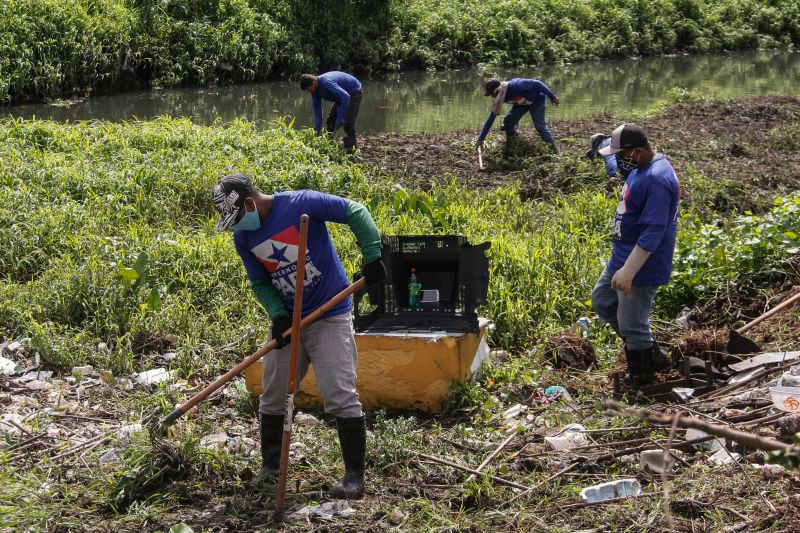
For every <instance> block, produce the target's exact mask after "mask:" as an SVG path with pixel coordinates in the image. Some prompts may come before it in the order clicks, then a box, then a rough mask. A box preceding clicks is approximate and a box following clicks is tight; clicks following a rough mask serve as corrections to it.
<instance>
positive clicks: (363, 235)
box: [345, 200, 381, 265]
mask: <svg viewBox="0 0 800 533" xmlns="http://www.w3.org/2000/svg"><path fill="white" fill-rule="evenodd" d="M345 221H346V222H347V225H348V226H350V230H351V231H352V232H353V235H355V236H356V242H358V247H359V248H361V253H362V255H363V256H364V264H365V265H366V264H367V263H371V262H373V261H376V260H378V259H380V257H381V234H380V232H379V231H378V226H376V225H375V221H374V220H372V216H371V215H370V214H369V211H368V210H367V208H366V207H365V206H364V205H363V204H360V203H358V202H354V201H352V200H350V203H349V204H348V205H347V211H346V212H345Z"/></svg>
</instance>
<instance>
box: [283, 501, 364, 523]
mask: <svg viewBox="0 0 800 533" xmlns="http://www.w3.org/2000/svg"><path fill="white" fill-rule="evenodd" d="M355 512H356V511H355V509H353V508H352V507H350V504H349V503H347V502H346V501H344V500H336V501H335V502H326V503H322V504H319V505H306V506H305V507H303V508H302V509H300V510H299V511H297V512H295V513H292V516H294V517H295V518H308V517H310V516H316V517H318V518H320V519H322V520H330V519H332V518H334V517H336V516H350V515H351V514H353V513H355Z"/></svg>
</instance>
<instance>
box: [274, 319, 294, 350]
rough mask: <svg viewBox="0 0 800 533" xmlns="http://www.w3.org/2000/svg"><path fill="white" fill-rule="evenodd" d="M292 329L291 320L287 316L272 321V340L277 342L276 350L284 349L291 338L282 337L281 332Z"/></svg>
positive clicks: (288, 336)
mask: <svg viewBox="0 0 800 533" xmlns="http://www.w3.org/2000/svg"><path fill="white" fill-rule="evenodd" d="M291 327H292V319H291V318H289V317H288V316H279V317H278V318H276V319H274V320H273V321H272V338H273V339H275V340H276V341H278V348H284V347H286V346H287V345H288V344H289V343H290V342H291V341H292V336H291V335H287V336H285V337H284V336H283V332H284V331H286V330H287V329H289V328H291Z"/></svg>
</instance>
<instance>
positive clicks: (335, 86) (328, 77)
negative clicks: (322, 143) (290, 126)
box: [311, 70, 361, 131]
mask: <svg viewBox="0 0 800 533" xmlns="http://www.w3.org/2000/svg"><path fill="white" fill-rule="evenodd" d="M317 80H318V81H319V85H317V90H316V91H314V92H313V93H311V107H313V108H314V131H319V130H320V128H321V127H322V99H323V98H324V99H325V100H328V101H330V102H336V103H337V104H338V105H339V108H338V109H337V110H336V123H337V124H341V123H343V122H344V114H345V113H346V112H347V106H348V105H350V96H351V95H354V94H358V93H360V92H361V82H360V81H358V79H357V78H356V77H355V76H351V75H350V74H348V73H346V72H340V71H338V70H332V71H330V72H326V73H325V74H320V75H319V76H317Z"/></svg>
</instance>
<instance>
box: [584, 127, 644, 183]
mask: <svg viewBox="0 0 800 533" xmlns="http://www.w3.org/2000/svg"><path fill="white" fill-rule="evenodd" d="M609 146H611V135H606V134H605V133H595V134H594V135H592V136H591V137H589V149H588V150H587V151H586V157H588V158H589V159H590V160H591V161H594V160H595V159H596V158H597V156H600V157H602V158H603V163H605V166H606V177H607V178H608V186H609V188H611V187H614V186H616V185H617V183H619V180H620V179H621V180H622V182H623V183H624V182H625V180H627V179H628V174H630V173H631V171H632V170H633V169H635V168H636V163H634V162H633V161H630V160H627V159H624V160H621V161H617V154H608V155H601V154H600V150H601V149H603V148H607V147H609Z"/></svg>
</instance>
